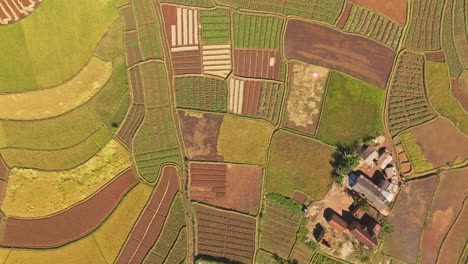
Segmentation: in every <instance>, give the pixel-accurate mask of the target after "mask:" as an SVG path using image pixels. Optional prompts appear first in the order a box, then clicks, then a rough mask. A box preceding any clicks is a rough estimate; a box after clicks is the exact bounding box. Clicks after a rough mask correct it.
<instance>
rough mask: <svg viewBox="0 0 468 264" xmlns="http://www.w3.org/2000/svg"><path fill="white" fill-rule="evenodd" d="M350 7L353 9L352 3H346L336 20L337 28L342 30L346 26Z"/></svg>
mask: <svg viewBox="0 0 468 264" xmlns="http://www.w3.org/2000/svg"><path fill="white" fill-rule="evenodd" d="M351 7H353V3H351V2H349V1H347V2H346V5H345V7H344V9H343V12H342V13H341V16H340V18H339V19H338V22H336V27H337V28H339V29H343V27H344V26H345V24H346V21H348V18H349V13H350V12H351Z"/></svg>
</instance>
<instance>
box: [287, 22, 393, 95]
mask: <svg viewBox="0 0 468 264" xmlns="http://www.w3.org/2000/svg"><path fill="white" fill-rule="evenodd" d="M284 46H285V52H286V57H287V58H288V59H298V60H301V61H304V62H307V63H311V64H315V65H320V66H324V67H327V68H332V69H336V70H338V71H342V72H344V73H347V74H349V75H351V76H353V77H355V78H358V79H361V80H363V81H366V82H368V83H370V84H373V85H375V86H377V87H379V88H381V89H385V87H386V84H387V80H388V77H389V75H390V72H391V70H392V66H393V60H394V58H395V55H396V53H395V51H394V50H392V49H391V48H389V47H386V46H385V45H382V44H380V43H377V42H375V41H372V40H370V39H367V38H364V37H361V36H356V35H351V34H346V33H343V32H340V31H338V30H335V29H332V28H330V27H327V26H324V25H319V24H315V23H310V22H305V21H301V20H294V19H291V20H288V24H287V26H286V36H285V44H284Z"/></svg>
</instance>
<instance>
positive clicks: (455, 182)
mask: <svg viewBox="0 0 468 264" xmlns="http://www.w3.org/2000/svg"><path fill="white" fill-rule="evenodd" d="M467 175H468V168H464V169H459V170H452V171H449V172H447V171H445V172H443V173H442V174H441V175H440V183H439V186H438V187H437V190H436V193H435V197H434V202H433V204H432V208H431V212H430V214H429V215H428V218H427V220H426V221H427V224H426V228H425V229H424V233H423V236H422V240H421V243H422V244H421V247H422V263H436V260H437V253H438V252H439V248H440V246H441V244H442V241H443V239H444V237H445V235H446V234H447V233H448V231H449V229H450V227H451V225H452V223H453V221H454V220H455V219H456V217H457V215H458V213H459V212H460V210H461V209H462V206H463V201H464V199H465V197H466V196H467V195H468V181H466V176H467ZM441 263H455V262H441Z"/></svg>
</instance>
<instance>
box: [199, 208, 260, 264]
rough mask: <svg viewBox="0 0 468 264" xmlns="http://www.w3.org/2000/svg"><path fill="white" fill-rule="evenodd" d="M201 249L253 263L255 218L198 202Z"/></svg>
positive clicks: (204, 252) (206, 252) (214, 254)
mask: <svg viewBox="0 0 468 264" xmlns="http://www.w3.org/2000/svg"><path fill="white" fill-rule="evenodd" d="M193 208H194V209H195V215H196V223H197V228H196V230H197V253H198V254H206V255H210V256H214V257H223V258H228V259H232V260H236V261H240V262H243V263H251V262H252V259H253V255H254V252H255V229H256V222H255V218H253V217H250V216H245V215H241V214H237V213H233V212H229V211H224V210H216V209H214V208H210V207H207V206H202V205H199V204H194V205H193Z"/></svg>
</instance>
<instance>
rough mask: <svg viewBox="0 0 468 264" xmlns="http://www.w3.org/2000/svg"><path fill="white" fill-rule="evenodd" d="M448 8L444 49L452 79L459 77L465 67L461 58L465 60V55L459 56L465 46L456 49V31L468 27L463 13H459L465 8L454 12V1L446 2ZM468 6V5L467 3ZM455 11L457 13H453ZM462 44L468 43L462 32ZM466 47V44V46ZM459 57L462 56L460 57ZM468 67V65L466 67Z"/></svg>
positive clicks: (445, 21) (444, 27)
mask: <svg viewBox="0 0 468 264" xmlns="http://www.w3.org/2000/svg"><path fill="white" fill-rule="evenodd" d="M445 2H447V3H446V7H445V9H444V16H443V18H442V26H441V28H442V37H441V39H442V49H443V51H444V54H445V60H446V61H447V64H448V66H449V69H450V76H452V77H455V78H456V77H459V76H460V74H461V73H462V72H463V65H462V63H461V61H460V59H461V58H463V53H461V54H457V48H459V51H462V50H463V45H462V46H460V47H456V42H455V35H454V32H453V31H454V29H455V28H459V27H460V26H463V25H466V22H465V21H464V20H463V17H464V16H465V15H464V14H463V13H462V14H460V13H458V12H460V11H462V12H463V9H464V8H463V7H459V8H458V9H459V10H454V9H453V6H454V4H455V1H454V0H446V1H445ZM465 4H466V3H465ZM453 11H455V12H453ZM459 19H462V20H463V21H459ZM455 21H456V22H458V23H461V25H457V23H454V22H455ZM462 37H463V38H464V40H463V39H462V43H463V42H465V43H466V35H465V33H464V32H462ZM465 45H466V44H465ZM459 55H462V56H460V57H459ZM465 66H466V65H465Z"/></svg>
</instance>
